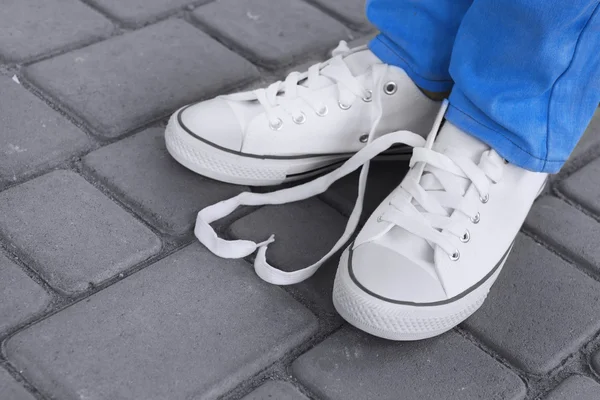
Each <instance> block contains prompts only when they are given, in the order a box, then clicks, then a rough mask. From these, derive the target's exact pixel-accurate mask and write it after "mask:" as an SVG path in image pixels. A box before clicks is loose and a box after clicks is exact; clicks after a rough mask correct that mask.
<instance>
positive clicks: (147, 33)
mask: <svg viewBox="0 0 600 400" xmlns="http://www.w3.org/2000/svg"><path fill="white" fill-rule="evenodd" d="M106 60H110V62H107V61H106ZM26 74H27V77H28V78H29V79H31V80H32V81H33V82H35V83H36V85H38V86H40V87H42V88H43V89H44V90H45V91H47V92H49V93H50V94H51V95H52V96H53V97H54V98H55V99H56V100H58V101H59V102H61V103H64V104H66V105H67V106H68V107H69V108H70V109H71V110H73V111H74V112H75V113H77V114H78V115H79V116H80V117H81V118H83V119H84V120H86V121H87V123H88V124H89V125H90V126H91V127H92V128H93V129H94V130H95V131H96V133H98V134H100V135H103V136H107V137H115V136H118V135H120V134H122V133H125V132H127V131H130V130H132V129H134V128H136V127H138V126H140V125H142V124H145V123H148V122H150V121H151V120H155V119H157V118H159V117H161V116H166V115H167V114H168V113H171V112H173V111H174V110H175V109H176V108H178V107H180V106H182V105H184V104H186V103H189V102H191V101H192V100H195V99H198V98H205V97H211V96H213V95H215V94H217V93H218V92H221V91H223V90H226V89H228V88H231V87H235V86H237V85H240V84H242V83H243V82H246V81H249V80H251V79H253V78H255V77H257V75H258V72H257V70H256V69H255V68H254V67H253V66H252V65H251V64H250V63H249V62H247V61H245V60H244V59H243V58H241V57H240V56H238V55H236V54H234V53H232V52H231V51H229V50H227V49H226V48H225V47H223V46H222V45H220V44H219V43H217V42H216V41H215V40H213V39H211V38H210V37H208V36H207V35H206V34H204V33H202V32H201V31H199V30H197V29H195V28H194V27H192V26H191V25H190V24H188V23H186V22H185V21H183V20H167V21H165V22H161V23H158V24H156V25H152V26H149V27H147V28H144V29H141V30H139V31H135V32H131V33H128V34H125V35H123V36H119V37H115V38H112V39H109V40H107V41H104V42H102V43H98V44H95V45H92V46H88V47H86V48H83V49H80V50H76V51H73V52H71V53H67V54H64V55H61V56H58V57H55V58H52V59H49V60H45V61H42V62H39V63H37V64H34V65H32V66H30V67H28V68H27V69H26Z"/></svg>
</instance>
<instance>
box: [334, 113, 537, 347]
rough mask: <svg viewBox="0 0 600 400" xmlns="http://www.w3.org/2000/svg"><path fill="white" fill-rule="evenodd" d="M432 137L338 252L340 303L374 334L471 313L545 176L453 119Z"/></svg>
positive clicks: (418, 333)
mask: <svg viewBox="0 0 600 400" xmlns="http://www.w3.org/2000/svg"><path fill="white" fill-rule="evenodd" d="M435 136H436V135H435V134H433V135H431V136H430V137H429V138H428V139H427V145H426V146H425V147H424V148H418V149H415V150H414V154H413V157H412V159H411V170H410V171H409V173H408V174H407V175H406V177H405V178H404V180H403V182H402V183H401V184H400V186H399V187H398V188H397V189H396V190H394V191H393V192H392V193H391V194H390V195H389V196H388V198H387V199H385V200H384V202H383V203H382V204H381V205H380V206H379V208H377V210H375V212H374V213H373V215H372V216H371V217H370V218H369V220H368V221H367V223H366V224H365V226H364V227H363V229H362V231H361V232H360V234H359V235H358V237H357V238H356V240H355V241H354V243H353V244H351V245H350V246H349V247H348V248H347V249H346V251H345V252H344V253H343V255H342V257H341V260H340V264H339V268H338V272H337V275H336V279H335V284H334V293H333V302H334V305H335V307H336V309H337V311H338V312H339V313H340V314H341V316H342V317H343V318H344V319H345V320H346V321H348V322H350V323H351V324H352V325H354V326H356V327H358V328H359V329H362V330H364V331H366V332H369V333H371V334H373V335H375V336H380V337H383V338H387V339H392V340H417V339H424V338H428V337H432V336H436V335H439V334H441V333H443V332H446V331H448V330H450V329H452V328H453V327H455V326H456V325H458V324H459V323H460V322H462V321H463V320H465V319H466V318H467V317H469V316H470V315H471V314H473V313H474V312H475V311H476V310H477V309H478V308H479V307H480V306H481V304H482V303H483V301H484V300H485V298H486V296H487V294H488V292H489V290H490V287H491V286H492V284H493V283H494V281H495V280H496V278H497V277H498V274H499V273H500V271H501V270H502V266H503V265H504V262H505V260H506V258H507V256H508V254H509V252H510V250H511V248H512V245H513V242H514V239H515V236H516V235H517V233H518V231H519V229H520V227H521V225H522V224H523V221H524V220H525V217H526V215H527V213H528V212H529V209H530V208H531V205H532V203H533V201H534V200H535V198H536V197H537V196H538V195H539V193H540V192H541V190H542V188H543V186H544V183H545V181H546V178H547V174H543V173H535V172H530V171H527V170H524V169H522V168H519V167H516V166H514V165H511V164H506V163H505V162H504V160H503V159H502V158H501V157H500V156H499V155H498V154H497V153H496V152H495V151H493V150H491V149H490V148H489V147H488V146H486V145H485V144H484V143H482V142H480V141H479V140H477V139H475V138H473V137H471V136H469V135H467V134H466V133H464V132H462V131H460V130H459V129H457V128H456V127H454V126H453V125H451V124H450V123H446V124H445V125H444V127H443V128H442V129H441V131H440V133H439V135H437V138H436V137H435Z"/></svg>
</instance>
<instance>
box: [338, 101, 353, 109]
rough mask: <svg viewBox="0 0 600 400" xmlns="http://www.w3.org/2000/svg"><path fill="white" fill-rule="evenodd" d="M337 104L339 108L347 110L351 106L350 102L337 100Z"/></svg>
mask: <svg viewBox="0 0 600 400" xmlns="http://www.w3.org/2000/svg"><path fill="white" fill-rule="evenodd" d="M338 106H340V108H341V109H342V110H349V109H350V107H352V104H344V103H342V102H340V101H338Z"/></svg>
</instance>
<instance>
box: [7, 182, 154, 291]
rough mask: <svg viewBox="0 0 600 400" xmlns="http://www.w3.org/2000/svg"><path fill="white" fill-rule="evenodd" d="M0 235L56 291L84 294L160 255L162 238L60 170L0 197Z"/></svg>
mask: <svg viewBox="0 0 600 400" xmlns="http://www.w3.org/2000/svg"><path fill="white" fill-rule="evenodd" d="M0 232H1V233H2V234H3V235H5V237H6V239H7V240H8V241H9V242H11V243H13V244H14V245H16V247H17V248H19V249H20V251H22V252H23V253H25V254H26V255H27V256H28V257H30V258H31V259H32V260H34V262H35V265H30V267H31V268H34V269H36V270H37V272H38V273H39V274H40V275H41V276H42V278H44V279H45V280H46V281H47V282H48V283H49V284H50V285H52V286H53V287H55V288H57V289H59V290H61V291H63V292H65V293H69V294H71V293H76V292H80V291H83V290H85V289H86V288H87V287H88V285H89V284H90V283H92V284H98V283H100V282H102V281H104V280H106V279H108V278H110V277H111V276H114V275H116V274H118V273H119V272H122V271H124V270H126V269H127V268H129V267H131V266H133V265H135V264H137V263H139V262H141V261H143V260H145V259H147V258H149V257H150V256H152V255H153V254H155V253H157V252H158V251H159V250H160V248H161V244H160V240H159V239H158V238H157V237H156V236H155V235H154V234H153V233H152V232H151V231H150V230H149V229H148V228H146V227H145V226H144V225H143V224H141V223H140V222H138V221H137V220H135V219H134V218H133V217H132V216H130V215H129V214H127V213H126V212H125V211H124V210H123V209H121V208H120V207H119V206H117V205H116V204H115V203H113V202H112V201H111V200H110V199H108V198H107V197H105V196H104V195H103V194H102V193H101V192H100V191H98V190H97V189H96V188H94V187H93V186H92V185H90V184H89V183H87V182H86V181H85V180H84V179H83V178H81V177H80V176H78V175H77V174H75V173H73V172H69V171H56V172H52V173H50V174H47V175H44V176H42V177H39V178H36V179H34V180H32V181H29V182H27V183H24V184H22V185H20V186H16V187H14V188H11V189H9V190H7V191H5V192H2V193H0Z"/></svg>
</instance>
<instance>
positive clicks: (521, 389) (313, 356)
mask: <svg viewBox="0 0 600 400" xmlns="http://www.w3.org/2000/svg"><path fill="white" fill-rule="evenodd" d="M292 372H293V374H294V375H295V376H297V377H298V378H299V380H300V381H301V382H302V383H304V384H305V385H306V386H307V387H308V389H309V390H311V391H312V392H314V393H315V395H316V396H317V397H319V398H321V399H323V400H347V399H373V398H376V399H377V400H397V399H399V398H401V399H402V400H413V399H414V400H423V399H444V400H454V399H456V400H480V399H502V400H517V399H523V398H524V396H525V385H524V384H523V382H522V381H521V380H520V379H519V378H518V377H517V375H515V374H514V373H512V372H511V371H509V370H508V369H506V368H505V367H503V366H502V365H501V364H499V363H497V362H496V361H494V360H493V359H492V358H491V357H489V356H488V355H487V354H485V353H484V352H482V351H481V350H479V349H478V348H477V347H475V346H474V345H472V344H471V343H469V342H467V341H466V340H465V339H463V338H462V337H460V336H459V335H458V334H456V333H447V334H445V335H442V336H440V337H437V338H434V339H428V340H422V341H417V342H392V341H389V340H382V339H379V338H375V337H373V336H370V335H367V334H365V333H362V332H359V331H357V330H354V329H343V330H341V331H338V332H337V333H335V334H334V335H333V336H331V337H329V338H328V339H326V340H325V341H324V342H322V343H320V344H319V345H318V346H316V347H315V348H313V349H312V350H310V351H309V352H308V353H305V354H304V355H302V356H301V357H300V358H299V359H298V360H296V361H295V362H294V364H293V365H292ZM374 394H376V395H374Z"/></svg>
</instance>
